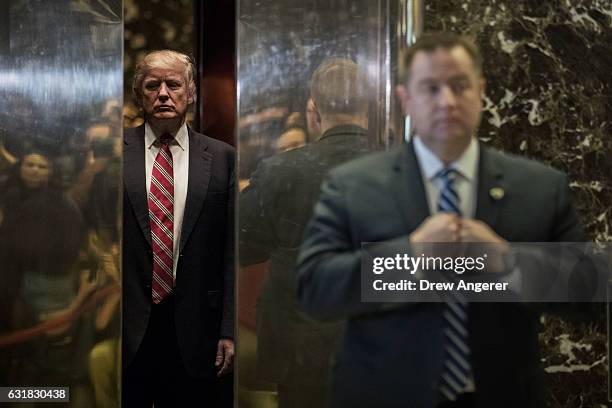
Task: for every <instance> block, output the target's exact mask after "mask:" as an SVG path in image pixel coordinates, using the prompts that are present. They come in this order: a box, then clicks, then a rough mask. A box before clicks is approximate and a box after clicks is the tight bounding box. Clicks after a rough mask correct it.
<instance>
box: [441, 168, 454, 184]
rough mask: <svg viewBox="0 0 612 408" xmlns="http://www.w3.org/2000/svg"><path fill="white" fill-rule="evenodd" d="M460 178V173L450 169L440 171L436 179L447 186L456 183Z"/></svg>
mask: <svg viewBox="0 0 612 408" xmlns="http://www.w3.org/2000/svg"><path fill="white" fill-rule="evenodd" d="M458 176H459V172H458V171H457V170H456V169H453V168H450V167H447V168H444V169H442V170H440V171H439V172H438V174H437V175H436V177H439V178H440V179H441V180H442V181H443V182H444V183H445V184H448V183H452V182H454V181H455V180H456V179H457V177H458Z"/></svg>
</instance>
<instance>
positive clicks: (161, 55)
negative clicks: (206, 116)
mask: <svg viewBox="0 0 612 408" xmlns="http://www.w3.org/2000/svg"><path fill="white" fill-rule="evenodd" d="M176 64H181V65H183V66H184V67H185V72H184V76H185V79H186V80H187V89H188V92H189V94H190V95H192V96H193V100H194V102H195V100H196V85H195V65H194V63H193V60H192V59H191V57H189V56H188V55H186V54H183V53H181V52H177V51H172V50H160V51H153V52H151V53H149V54H147V55H146V56H145V57H144V58H143V59H142V60H141V61H140V62H139V63H138V64H137V65H136V68H135V70H134V81H133V82H132V92H133V93H134V98H135V100H136V104H137V105H138V106H140V105H141V97H142V81H144V78H145V76H146V75H147V73H148V72H149V71H150V70H152V69H155V68H169V67H172V66H173V65H176Z"/></svg>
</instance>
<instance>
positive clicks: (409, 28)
mask: <svg viewBox="0 0 612 408" xmlns="http://www.w3.org/2000/svg"><path fill="white" fill-rule="evenodd" d="M400 10H401V16H402V17H401V20H400V22H399V24H398V37H399V38H401V39H402V41H401V42H400V44H399V46H400V47H407V46H410V45H412V44H414V42H415V41H416V40H417V38H418V37H419V36H420V35H421V33H422V32H423V27H424V18H425V17H424V15H425V3H424V0H403V1H402V2H401V9H400ZM399 55H401V54H399V53H398V56H399ZM399 65H400V66H401V62H400V64H399ZM403 129H404V140H406V141H408V140H410V130H411V124H410V117H406V118H405V119H403Z"/></svg>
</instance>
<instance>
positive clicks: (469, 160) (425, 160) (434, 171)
mask: <svg viewBox="0 0 612 408" xmlns="http://www.w3.org/2000/svg"><path fill="white" fill-rule="evenodd" d="M479 151H480V146H479V145H478V141H476V138H472V140H471V141H470V144H469V145H468V147H467V148H466V149H465V151H464V152H463V153H462V154H461V156H459V158H458V159H457V160H455V161H454V162H452V163H451V164H450V166H449V167H450V168H453V169H455V170H457V172H458V173H459V174H460V175H461V176H462V177H463V178H465V179H467V180H468V181H469V182H472V181H473V180H474V179H475V177H476V171H477V168H478V158H479ZM414 152H415V154H416V156H417V158H418V160H419V165H420V167H421V171H422V172H423V175H424V176H425V178H426V179H427V180H433V179H434V178H435V177H436V176H437V175H438V173H439V172H440V171H441V170H442V169H444V167H445V166H444V163H443V162H442V160H440V159H439V158H438V156H436V154H435V153H434V152H432V151H431V150H429V148H428V147H427V146H425V144H424V143H423V141H421V138H420V137H418V136H416V137H415V138H414Z"/></svg>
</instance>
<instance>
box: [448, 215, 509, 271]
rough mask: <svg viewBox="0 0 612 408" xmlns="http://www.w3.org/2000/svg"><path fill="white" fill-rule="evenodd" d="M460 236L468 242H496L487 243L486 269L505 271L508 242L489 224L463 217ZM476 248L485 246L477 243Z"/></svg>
mask: <svg viewBox="0 0 612 408" xmlns="http://www.w3.org/2000/svg"><path fill="white" fill-rule="evenodd" d="M460 238H461V241H463V242H468V243H484V244H494V245H486V250H487V255H488V261H487V267H486V269H485V270H486V271H488V272H504V271H505V266H506V263H505V261H504V259H505V256H506V254H507V253H508V251H509V247H508V242H507V241H506V240H505V239H503V238H502V237H500V236H499V235H497V233H496V232H495V231H493V230H492V229H491V227H489V226H488V225H487V224H485V223H484V222H482V221H479V220H473V219H470V218H464V219H462V221H461V231H460ZM475 249H477V250H480V251H482V249H483V248H482V246H481V247H480V248H479V247H478V245H476V248H475ZM468 251H469V249H468Z"/></svg>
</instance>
